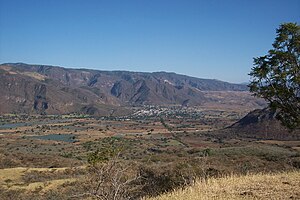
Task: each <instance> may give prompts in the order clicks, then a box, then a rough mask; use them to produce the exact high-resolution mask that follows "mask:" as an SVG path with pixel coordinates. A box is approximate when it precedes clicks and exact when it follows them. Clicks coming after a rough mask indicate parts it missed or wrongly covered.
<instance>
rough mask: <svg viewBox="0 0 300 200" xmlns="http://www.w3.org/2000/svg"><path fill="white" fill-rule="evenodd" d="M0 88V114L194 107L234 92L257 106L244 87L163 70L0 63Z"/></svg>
mask: <svg viewBox="0 0 300 200" xmlns="http://www.w3.org/2000/svg"><path fill="white" fill-rule="evenodd" d="M0 88H1V96H0V114H3V113H31V114H32V113H36V114H67V113H85V114H91V115H108V114H112V113H113V114H118V113H123V114H124V113H127V112H129V110H128V107H132V106H142V105H166V106H167V105H181V106H197V105H203V104H206V103H211V102H220V101H221V100H222V99H224V97H223V96H222V94H226V95H225V96H228V94H229V95H230V94H234V95H235V96H238V94H239V93H241V94H243V95H242V96H241V98H242V99H244V101H246V102H248V103H251V105H255V106H257V105H259V104H262V102H261V101H259V100H257V99H255V98H254V97H251V95H250V93H249V94H248V88H247V86H246V85H244V84H233V83H227V82H223V81H219V80H213V79H201V78H195V77H190V76H186V75H180V74H176V73H168V72H153V73H146V72H128V71H101V70H92V69H69V68H63V67H57V66H47V65H30V64H24V63H6V64H1V65H0ZM216 94H218V95H216ZM220 94H221V97H220ZM245 94H247V95H246V97H245ZM245 98H246V99H245Z"/></svg>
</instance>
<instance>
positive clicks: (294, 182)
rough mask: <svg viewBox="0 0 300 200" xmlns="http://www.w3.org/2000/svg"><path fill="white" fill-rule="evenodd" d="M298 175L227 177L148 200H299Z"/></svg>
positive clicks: (296, 173)
mask: <svg viewBox="0 0 300 200" xmlns="http://www.w3.org/2000/svg"><path fill="white" fill-rule="evenodd" d="M299 190H300V172H299V171H295V172H283V173H279V174H255V175H245V176H229V177H224V178H210V179H208V180H206V181H197V182H196V183H195V184H194V186H191V187H188V188H186V189H184V190H177V191H174V192H172V193H169V194H164V195H161V196H159V197H157V198H149V199H148V200H167V199H168V200H169V199H173V200H180V199H186V200H201V199H232V200H234V199H299V198H300V193H299Z"/></svg>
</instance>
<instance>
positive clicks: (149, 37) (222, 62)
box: [0, 0, 300, 82]
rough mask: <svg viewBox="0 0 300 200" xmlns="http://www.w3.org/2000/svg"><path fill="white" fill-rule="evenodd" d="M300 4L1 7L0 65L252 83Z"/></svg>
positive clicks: (46, 1)
mask: <svg viewBox="0 0 300 200" xmlns="http://www.w3.org/2000/svg"><path fill="white" fill-rule="evenodd" d="M283 22H297V23H298V24H299V22H300V0H281V1H279V0H119V1H115V0H105V1H104V0H18V1H17V0H0V63H4V62H25V63H32V64H50V65H58V66H64V67H72V68H79V67H80V68H93V69H101V70H129V71H171V72H176V73H180V74H186V75H192V76H195V77H201V78H214V79H220V80H225V81H229V82H246V81H248V79H249V78H248V75H247V74H248V73H249V72H250V69H251V67H252V61H253V57H257V56H261V55H264V54H266V53H267V51H268V50H269V49H270V48H271V44H272V43H273V41H274V38H275V35H276V34H275V29H276V28H277V27H278V26H279V24H280V23H283Z"/></svg>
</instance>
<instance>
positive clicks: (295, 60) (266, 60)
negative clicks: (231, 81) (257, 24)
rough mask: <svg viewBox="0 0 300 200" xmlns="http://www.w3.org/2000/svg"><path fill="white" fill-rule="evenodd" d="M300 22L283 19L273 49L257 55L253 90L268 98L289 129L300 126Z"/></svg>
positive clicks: (256, 93) (251, 74)
mask: <svg viewBox="0 0 300 200" xmlns="http://www.w3.org/2000/svg"><path fill="white" fill-rule="evenodd" d="M299 56H300V26H299V25H297V24H296V23H284V24H281V25H280V26H279V28H278V29H277V37H276V38H275V41H274V43H273V49H271V50H269V52H268V54H267V55H265V56H261V57H257V58H254V67H253V68H252V70H251V73H250V76H251V77H252V80H251V83H250V85H249V87H250V91H251V92H253V93H254V94H255V95H256V96H259V97H262V98H264V99H266V100H267V101H268V102H269V106H270V108H271V109H273V110H274V111H276V112H277V118H278V119H279V120H280V121H281V122H282V124H283V125H284V126H286V127H288V128H290V129H296V128H299V127H300V59H299Z"/></svg>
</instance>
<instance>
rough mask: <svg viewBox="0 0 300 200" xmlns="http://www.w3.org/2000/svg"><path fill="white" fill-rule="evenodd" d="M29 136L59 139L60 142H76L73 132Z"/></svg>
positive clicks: (42, 138) (40, 138) (41, 138)
mask: <svg viewBox="0 0 300 200" xmlns="http://www.w3.org/2000/svg"><path fill="white" fill-rule="evenodd" d="M30 138H35V139H39V140H54V141H61V142H76V141H77V140H76V139H75V138H76V137H75V135H74V134H49V135H37V136H30Z"/></svg>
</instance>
